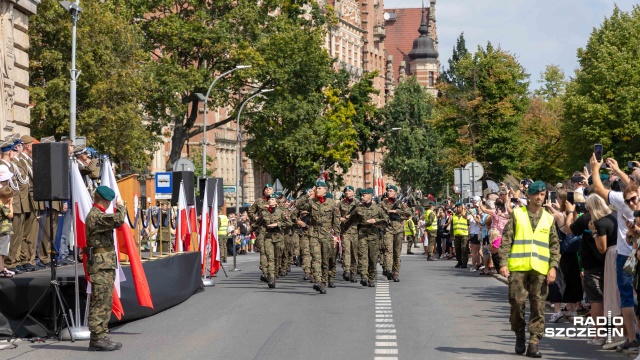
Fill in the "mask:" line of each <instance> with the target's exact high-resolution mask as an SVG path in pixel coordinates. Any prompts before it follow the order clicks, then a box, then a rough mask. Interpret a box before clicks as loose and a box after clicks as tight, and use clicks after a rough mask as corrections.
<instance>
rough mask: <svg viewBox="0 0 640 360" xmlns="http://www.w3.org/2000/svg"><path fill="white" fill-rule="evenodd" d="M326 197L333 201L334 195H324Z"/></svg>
mask: <svg viewBox="0 0 640 360" xmlns="http://www.w3.org/2000/svg"><path fill="white" fill-rule="evenodd" d="M324 197H326V198H327V199H333V194H332V193H326V194H325V195H324Z"/></svg>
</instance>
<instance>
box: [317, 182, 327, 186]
mask: <svg viewBox="0 0 640 360" xmlns="http://www.w3.org/2000/svg"><path fill="white" fill-rule="evenodd" d="M316 187H327V183H326V182H324V181H316Z"/></svg>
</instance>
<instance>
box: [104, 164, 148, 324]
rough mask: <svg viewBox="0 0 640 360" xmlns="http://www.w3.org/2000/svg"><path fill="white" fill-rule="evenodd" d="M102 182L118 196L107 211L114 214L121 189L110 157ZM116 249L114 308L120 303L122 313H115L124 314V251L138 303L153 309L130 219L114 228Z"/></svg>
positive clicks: (116, 313)
mask: <svg viewBox="0 0 640 360" xmlns="http://www.w3.org/2000/svg"><path fill="white" fill-rule="evenodd" d="M100 184H101V185H103V186H108V187H109V188H111V189H112V190H113V191H114V192H115V193H116V198H114V199H113V200H112V203H111V207H109V208H107V210H106V213H108V214H113V213H114V211H115V209H116V199H117V198H118V197H119V196H120V189H119V188H118V183H117V182H116V177H115V175H114V173H113V170H112V167H111V162H110V161H109V159H105V161H104V163H103V166H102V178H101V180H100ZM114 235H115V236H114V238H115V239H116V241H115V249H116V250H115V251H116V254H117V255H118V256H117V257H116V258H117V262H118V265H117V270H116V281H115V287H116V291H117V293H115V292H114V294H113V301H114V310H115V306H116V305H118V304H119V306H120V308H119V310H120V313H118V312H116V311H114V314H115V315H116V317H117V318H118V319H121V318H122V315H124V309H122V304H120V294H121V292H120V282H122V281H126V279H125V278H124V274H123V273H122V267H121V266H120V253H123V254H125V255H127V256H128V257H129V264H130V267H131V275H132V276H133V284H134V287H135V289H136V296H137V298H138V304H140V306H144V307H148V308H151V309H153V301H152V300H151V291H150V290H149V284H148V282H147V276H146V275H145V273H144V269H143V267H142V261H141V260H140V254H139V253H138V247H137V244H136V241H135V240H134V239H133V231H132V230H131V226H130V224H129V222H128V221H125V222H124V224H122V226H120V227H119V228H117V229H115V230H114Z"/></svg>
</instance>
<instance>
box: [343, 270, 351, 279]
mask: <svg viewBox="0 0 640 360" xmlns="http://www.w3.org/2000/svg"><path fill="white" fill-rule="evenodd" d="M342 279H343V280H344V281H349V274H348V273H347V272H346V271H345V272H344V273H342Z"/></svg>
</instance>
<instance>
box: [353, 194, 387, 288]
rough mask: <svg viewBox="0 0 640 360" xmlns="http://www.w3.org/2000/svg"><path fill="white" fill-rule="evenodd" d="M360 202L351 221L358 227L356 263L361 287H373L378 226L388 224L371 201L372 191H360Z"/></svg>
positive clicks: (378, 246)
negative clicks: (360, 277) (358, 268)
mask: <svg viewBox="0 0 640 360" xmlns="http://www.w3.org/2000/svg"><path fill="white" fill-rule="evenodd" d="M360 196H361V202H360V204H359V205H358V206H357V207H356V209H355V210H354V213H353V215H351V218H353V220H352V221H354V222H355V224H356V225H357V226H358V246H359V254H358V263H359V267H360V275H361V276H362V279H361V280H360V284H362V286H369V287H374V286H376V284H375V279H376V275H377V269H376V263H377V261H378V251H379V250H380V244H379V243H380V236H379V232H380V229H379V226H383V225H386V224H388V223H389V217H388V216H387V214H386V213H385V212H384V210H382V209H381V208H380V207H379V206H378V205H376V204H374V203H373V201H372V197H373V189H371V188H368V189H362V190H361V191H360Z"/></svg>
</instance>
